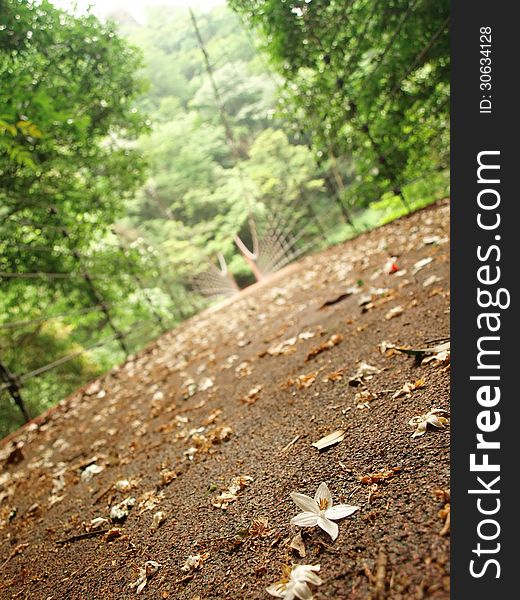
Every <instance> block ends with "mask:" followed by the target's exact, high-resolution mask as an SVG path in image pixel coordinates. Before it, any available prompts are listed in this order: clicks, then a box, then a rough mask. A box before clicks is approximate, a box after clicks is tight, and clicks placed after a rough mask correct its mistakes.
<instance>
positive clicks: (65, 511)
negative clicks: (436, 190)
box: [0, 201, 449, 600]
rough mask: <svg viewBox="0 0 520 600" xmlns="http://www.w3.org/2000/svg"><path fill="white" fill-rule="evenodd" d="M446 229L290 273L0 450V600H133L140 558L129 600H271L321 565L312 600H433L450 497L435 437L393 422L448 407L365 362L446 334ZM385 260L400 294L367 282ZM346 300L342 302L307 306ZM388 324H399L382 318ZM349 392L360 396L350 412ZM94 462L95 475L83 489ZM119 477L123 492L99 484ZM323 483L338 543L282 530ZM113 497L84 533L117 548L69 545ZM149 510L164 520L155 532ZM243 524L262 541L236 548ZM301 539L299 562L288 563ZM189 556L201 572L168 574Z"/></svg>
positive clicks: (419, 221) (443, 591) (437, 212)
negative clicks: (341, 507)
mask: <svg viewBox="0 0 520 600" xmlns="http://www.w3.org/2000/svg"><path fill="white" fill-rule="evenodd" d="M448 223H449V204H448V202H447V201H444V202H441V203H439V204H437V205H436V206H434V207H431V208H429V209H426V210H423V211H420V212H418V213H415V214H414V215H412V216H410V217H408V218H405V219H401V220H400V221H398V222H394V223H392V224H390V225H388V226H386V227H384V228H380V229H378V230H375V231H372V232H370V233H367V234H364V235H362V236H360V237H359V238H357V239H356V240H353V241H351V242H348V243H346V244H344V245H341V246H338V247H335V248H332V249H329V250H327V251H325V252H322V253H320V254H318V255H315V256H310V257H307V258H305V259H304V260H302V261H300V262H299V263H297V264H295V265H292V266H290V267H289V268H287V269H285V270H284V271H283V272H280V273H277V274H276V275H275V276H273V277H272V278H271V279H270V280H269V281H267V282H266V283H264V284H262V285H256V286H254V287H252V288H250V289H248V290H247V292H244V293H242V294H241V295H240V296H238V297H237V298H235V299H234V300H233V301H228V302H227V303H225V304H222V305H221V306H219V307H216V308H214V309H212V310H209V311H206V312H205V313H203V314H201V315H199V316H197V317H195V318H193V319H191V320H190V321H188V322H186V323H184V324H183V325H182V326H181V327H179V328H177V329H176V330H174V331H171V332H169V333H168V334H166V335H164V336H163V337H161V338H160V339H159V340H157V341H156V342H155V343H154V344H152V345H151V346H149V347H148V348H147V349H146V350H145V351H143V352H141V353H140V354H139V355H137V356H135V357H133V358H132V359H130V360H128V361H127V362H126V364H125V365H123V366H121V367H119V368H117V369H115V370H113V371H112V372H110V373H109V374H107V375H106V376H105V377H103V378H101V379H100V380H98V382H95V383H94V384H91V385H90V386H87V387H86V388H84V389H82V390H80V391H79V392H77V393H76V394H74V395H72V396H71V397H70V398H68V399H67V400H65V401H63V402H61V403H60V405H59V406H58V407H57V408H56V409H54V410H52V411H50V412H48V413H47V414H46V415H44V416H43V417H40V418H39V419H38V420H37V421H36V422H34V423H32V424H29V426H26V427H25V428H24V429H22V430H20V431H18V432H17V433H16V434H14V436H11V437H10V438H9V439H8V440H7V441H6V442H5V443H4V444H3V445H2V446H0V454H1V456H0V461H1V463H0V530H1V532H2V540H3V541H2V542H1V545H0V567H1V568H0V597H1V598H30V599H31V600H32V599H34V600H36V599H38V600H39V599H42V600H44V599H47V600H51V599H52V600H57V599H80V598H81V599H86V600H90V599H103V600H104V599H107V600H108V599H111V598H114V599H116V598H117V599H121V598H134V597H136V595H137V592H136V588H135V587H134V588H130V587H129V584H131V583H132V582H134V581H136V579H137V578H138V575H139V568H140V567H142V566H143V564H144V563H145V561H147V560H153V561H157V562H158V563H160V565H161V567H160V568H159V570H158V571H157V572H156V573H155V574H154V575H153V576H152V577H151V578H150V579H149V581H148V584H147V586H146V587H145V588H144V589H143V590H142V592H141V593H140V594H139V597H142V598H175V599H186V600H195V599H199V598H200V599H203V600H215V599H220V598H233V599H237V598H240V599H241V598H252V599H256V598H269V597H270V596H268V595H267V593H266V591H265V588H266V587H267V586H268V585H270V584H271V583H273V582H274V581H276V580H278V579H280V574H281V571H282V568H283V565H285V564H289V565H290V564H291V563H298V564H313V565H314V564H320V565H321V571H320V576H321V578H322V579H323V584H322V585H321V586H320V587H313V588H312V589H313V591H314V598H315V599H316V600H322V599H325V598H333V599H349V600H357V599H367V598H372V599H374V600H375V599H377V598H378V599H380V600H381V599H383V598H390V599H399V598H413V599H420V598H448V597H449V535H446V528H445V530H444V531H442V529H443V526H444V525H445V518H444V517H445V513H442V512H441V514H440V515H439V512H440V511H441V510H442V509H444V508H445V504H446V503H447V502H449V496H445V497H443V496H442V493H441V492H440V490H445V491H447V490H448V489H449V430H448V428H446V429H435V428H433V427H432V428H428V430H427V432H426V434H425V435H424V436H422V437H417V438H412V437H411V434H412V433H413V431H414V428H413V427H411V426H410V425H409V424H408V421H409V420H410V419H411V418H412V417H414V416H417V415H421V414H424V413H426V412H427V411H428V410H430V409H432V408H440V409H448V408H449V372H448V368H449V367H447V366H446V363H440V362H439V361H432V362H429V363H428V364H422V365H421V364H419V363H418V362H416V361H415V360H414V358H413V357H411V356H408V355H406V354H402V353H396V352H392V351H391V350H390V351H387V352H386V353H385V354H383V353H382V352H381V349H380V347H379V344H380V343H381V342H383V341H388V342H391V343H394V344H397V345H402V346H410V347H415V348H417V347H419V348H422V347H424V346H428V345H429V344H430V345H431V341H432V340H438V339H442V338H446V337H448V336H449V244H448V243H447V240H446V237H447V235H448ZM432 236H436V240H432V239H426V240H425V238H428V237H432ZM432 241H433V242H434V243H432ZM390 256H396V257H397V258H396V261H395V262H396V264H397V266H398V267H399V269H400V270H401V271H403V270H406V273H405V274H404V275H403V276H399V272H397V273H393V274H385V273H384V272H381V271H380V270H381V269H382V268H383V266H384V265H385V263H386V261H387V259H388V258H389V257H390ZM428 257H431V258H432V261H431V262H430V263H429V264H427V265H426V266H424V268H422V269H421V270H419V271H418V272H417V273H415V274H414V272H413V271H414V269H413V266H414V264H415V263H417V261H419V260H421V259H424V258H428ZM433 275H435V276H437V277H438V279H437V280H435V281H433V282H432V276H433ZM425 281H426V282H427V283H429V285H427V286H424V285H423V283H424V282H425ZM351 286H354V288H356V287H357V288H358V289H357V290H355V289H354V291H355V292H356V293H352V294H350V295H347V297H345V298H343V299H341V300H339V301H338V302H335V303H331V304H329V305H328V306H325V307H322V305H323V304H324V303H325V302H327V301H329V302H330V301H333V300H335V299H337V298H338V297H339V296H340V295H342V294H346V293H348V292H347V290H348V289H349V288H350V287H351ZM378 288H379V289H378ZM350 291H352V290H350ZM370 292H372V302H371V303H370V304H368V305H365V307H364V308H363V307H361V306H360V300H362V299H363V296H364V295H366V294H367V293H370ZM396 306H401V307H402V309H403V312H402V314H401V315H399V316H396V317H395V318H389V319H387V318H385V316H386V315H387V314H388V313H389V311H390V309H392V308H394V307H396ZM306 332H310V333H311V334H313V336H312V337H310V336H309V335H307V333H306ZM302 333H303V334H304V335H301V336H300V337H298V336H299V335H300V334H302ZM335 335H336V336H342V339H341V337H332V336H335ZM294 337H297V340H296V341H294V340H291V338H294ZM331 339H332V341H331V343H330V344H329V345H328V346H330V347H328V346H327V344H326V342H327V341H329V340H331ZM287 340H289V341H288V342H287V343H286V344H285V345H283V344H281V343H282V342H284V341H287ZM293 341H294V343H292V344H291V342H293ZM338 342H339V343H338ZM276 346H278V348H276ZM318 348H321V349H322V351H321V352H318V351H317V349H318ZM268 350H270V352H269V351H268ZM277 352H280V353H278V354H277ZM361 361H364V362H366V363H369V364H370V365H373V366H375V367H377V368H378V369H381V371H380V372H379V373H377V374H375V375H373V377H372V378H371V379H369V380H367V379H364V380H362V381H361V382H358V383H359V384H360V385H358V386H357V387H356V386H354V385H352V383H356V382H349V379H350V378H351V377H352V376H353V375H354V373H355V371H356V369H357V366H358V364H359V363H360V362H361ZM316 372H317V375H316V377H315V379H314V380H313V377H314V373H316ZM336 372H337V373H336ZM333 373H335V375H333V376H332V377H331V378H330V379H331V380H327V376H328V375H330V374H333ZM309 374H312V375H311V376H310V377H307V378H305V377H303V378H301V379H299V380H298V377H299V376H301V375H309ZM420 379H424V385H423V386H422V387H418V389H416V390H414V391H411V392H409V393H408V394H406V393H403V394H402V395H400V396H399V397H397V398H394V397H393V396H394V394H395V392H396V391H398V390H399V389H401V388H402V387H403V385H404V384H405V383H408V382H416V381H417V380H420ZM291 382H292V385H291ZM210 384H212V385H211V387H210ZM195 386H198V387H199V388H201V389H197V391H195V393H193V394H192V395H190V394H191V393H192V392H193V391H194V387H195ZM204 388H206V389H204ZM253 388H260V389H259V390H257V391H256V393H255V390H254V389H253ZM364 390H369V391H370V392H372V393H373V394H375V395H376V397H374V398H372V399H370V396H367V397H368V400H367V398H366V397H363V398H361V397H359V396H358V397H357V398H356V394H358V393H359V392H362V391H364ZM366 400H367V404H366V406H362V404H363V402H365V401H366ZM228 427H229V428H231V430H230V431H229V430H227V429H225V428H228ZM338 429H344V430H346V434H345V438H344V440H343V441H341V442H340V443H339V444H337V445H335V446H332V447H330V448H328V449H326V450H323V451H321V452H320V451H318V450H317V449H316V448H314V447H313V446H312V445H311V444H312V442H315V441H316V440H318V439H319V438H321V437H322V436H324V435H326V434H328V433H331V432H333V431H335V430H338ZM221 438H222V439H221ZM291 441H292V442H293V443H292V444H290V442H291ZM15 444H17V449H15ZM190 448H195V449H196V450H190ZM94 462H95V464H97V465H98V466H101V467H103V470H102V471H101V472H100V473H98V474H94V475H93V476H92V478H91V479H90V480H89V481H86V480H84V479H85V475H83V479H82V473H85V468H86V467H87V466H88V465H90V464H93V463H94ZM392 469H395V471H392ZM378 473H383V476H380V475H379V476H378V475H376V474H378ZM237 476H249V477H251V478H252V481H251V482H249V484H248V485H245V486H244V487H243V489H242V490H240V491H238V493H237V494H236V495H237V499H236V500H235V501H234V502H231V503H230V504H229V505H228V506H227V508H226V509H223V508H218V507H215V506H214V505H213V503H215V501H216V499H217V498H218V496H219V494H220V493H221V492H222V491H224V490H226V488H227V487H228V486H229V485H230V483H231V481H232V479H233V478H234V477H237ZM367 476H371V477H367ZM385 477H386V478H385ZM121 479H126V480H129V482H130V485H131V486H132V489H131V490H130V491H119V490H118V489H117V488H116V486H114V484H115V482H116V481H118V480H121ZM322 481H325V482H327V484H328V486H329V488H330V490H331V492H332V495H333V498H334V501H335V502H347V503H349V504H355V505H357V506H359V507H360V510H358V511H357V512H356V513H354V514H353V515H352V516H350V517H347V518H346V519H344V520H341V521H338V525H339V531H340V533H339V537H338V539H337V540H336V541H335V542H332V541H331V539H330V538H329V537H328V536H327V535H326V534H325V533H324V532H323V531H321V530H320V529H318V528H311V529H304V530H300V529H298V528H297V527H294V526H291V525H290V523H289V521H290V519H291V518H292V517H293V516H295V515H296V514H297V513H298V512H300V510H299V509H298V508H297V507H296V505H295V504H294V503H293V501H292V500H291V498H290V497H289V494H290V492H291V491H298V492H301V493H305V494H308V495H314V493H315V491H316V489H317V487H318V485H319V484H320V483H321V482H322ZM244 483H248V482H247V481H244ZM128 496H132V497H134V498H135V499H136V503H135V505H134V506H133V507H132V508H131V510H130V511H129V515H128V518H127V519H126V521H124V522H123V523H120V524H115V523H108V524H105V526H103V527H101V531H104V530H106V529H111V528H118V529H119V531H118V532H115V533H113V534H112V536H111V537H110V538H109V537H107V534H103V533H102V534H98V533H97V532H95V533H94V534H93V535H92V536H91V537H74V536H81V535H82V534H85V533H87V532H88V530H89V527H90V522H91V520H92V519H94V518H96V517H108V516H109V513H110V509H111V507H112V506H113V505H115V504H117V503H118V502H120V501H122V500H123V499H125V498H127V497H128ZM158 511H162V512H163V513H164V515H165V517H166V518H165V521H164V522H163V523H162V525H161V526H160V527H159V528H158V529H157V530H156V531H153V530H152V519H153V515H154V514H155V513H157V512H158ZM259 518H260V519H262V518H265V519H267V520H268V521H267V528H268V530H267V531H266V532H264V533H265V534H266V535H265V536H261V535H260V536H259V535H258V531H257V535H255V534H254V533H253V535H252V534H251V533H250V529H251V524H252V521H253V519H259ZM257 526H258V524H257ZM260 529H262V526H260ZM252 531H253V532H254V529H253V530H252ZM298 531H302V532H303V541H304V544H305V548H306V553H307V555H306V557H305V558H301V557H300V556H299V555H298V553H297V552H296V551H294V550H292V549H291V548H290V542H291V539H292V538H293V536H295V534H296V533H297V532H298ZM260 533H261V532H260ZM67 540H68V541H67ZM205 553H208V554H209V556H208V557H207V559H206V560H205V562H204V563H203V565H202V566H201V568H200V569H197V570H191V571H183V570H181V567H182V566H183V565H184V563H185V561H186V559H187V558H188V556H190V555H196V554H205Z"/></svg>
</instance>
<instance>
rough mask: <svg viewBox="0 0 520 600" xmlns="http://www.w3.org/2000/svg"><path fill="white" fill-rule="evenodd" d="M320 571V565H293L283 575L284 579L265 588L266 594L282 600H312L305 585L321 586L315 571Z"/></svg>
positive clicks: (309, 591)
mask: <svg viewBox="0 0 520 600" xmlns="http://www.w3.org/2000/svg"><path fill="white" fill-rule="evenodd" d="M319 570H320V565H294V566H293V567H292V569H291V570H290V571H289V570H287V572H286V573H285V574H284V577H283V578H282V579H281V580H280V581H277V582H276V583H273V585H270V586H269V587H268V588H267V592H268V593H269V594H271V596H275V597H276V598H283V599H284V600H294V599H295V598H299V599H300V600H312V592H311V590H310V588H309V586H308V585H307V584H308V583H312V584H313V585H321V584H322V583H323V581H322V580H321V578H320V577H318V575H316V571H319Z"/></svg>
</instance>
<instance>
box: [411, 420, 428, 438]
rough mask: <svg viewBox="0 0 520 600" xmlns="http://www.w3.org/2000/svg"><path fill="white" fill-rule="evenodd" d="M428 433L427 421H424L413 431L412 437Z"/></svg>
mask: <svg viewBox="0 0 520 600" xmlns="http://www.w3.org/2000/svg"><path fill="white" fill-rule="evenodd" d="M425 433H426V421H423V422H422V423H420V424H419V425H418V426H417V429H416V430H415V431H414V432H413V433H412V437H413V438H415V437H419V436H420V435H424V434H425Z"/></svg>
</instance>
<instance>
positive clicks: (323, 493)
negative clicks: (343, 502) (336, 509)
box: [314, 482, 332, 508]
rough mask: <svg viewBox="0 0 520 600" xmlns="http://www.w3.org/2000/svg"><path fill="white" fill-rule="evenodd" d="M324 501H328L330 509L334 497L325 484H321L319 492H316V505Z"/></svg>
mask: <svg viewBox="0 0 520 600" xmlns="http://www.w3.org/2000/svg"><path fill="white" fill-rule="evenodd" d="M322 499H323V500H326V501H327V507H328V508H330V507H331V506H332V495H331V493H330V490H329V488H328V486H327V484H326V483H325V482H323V483H320V486H319V488H318V491H317V492H316V495H315V496H314V501H315V502H316V503H318V502H319V501H320V500H322Z"/></svg>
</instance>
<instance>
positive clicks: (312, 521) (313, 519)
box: [291, 512, 319, 527]
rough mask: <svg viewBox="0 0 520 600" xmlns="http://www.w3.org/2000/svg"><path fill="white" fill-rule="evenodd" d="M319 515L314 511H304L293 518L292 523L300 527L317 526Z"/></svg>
mask: <svg viewBox="0 0 520 600" xmlns="http://www.w3.org/2000/svg"><path fill="white" fill-rule="evenodd" d="M318 518H319V517H318V515H317V514H316V513H313V512H302V513H300V514H299V515H296V516H295V517H293V518H292V519H291V525H298V527H315V526H316V525H317V524H318Z"/></svg>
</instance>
